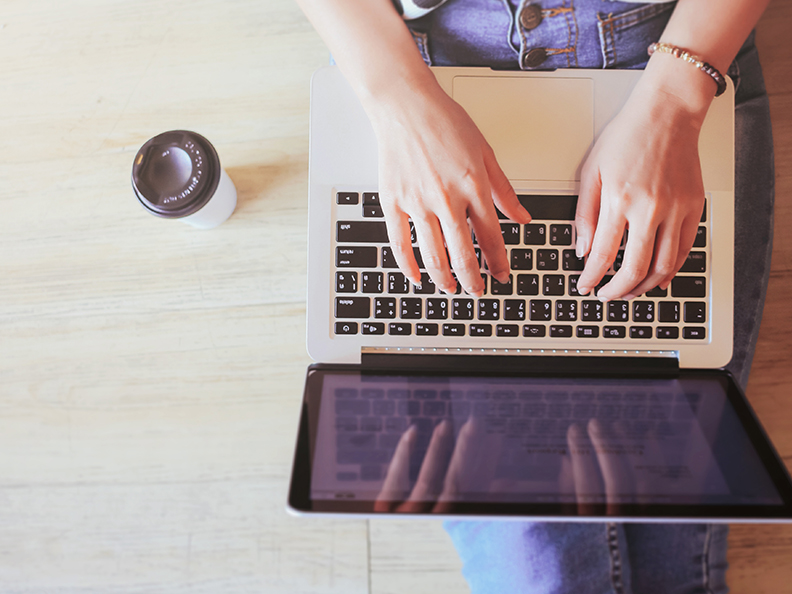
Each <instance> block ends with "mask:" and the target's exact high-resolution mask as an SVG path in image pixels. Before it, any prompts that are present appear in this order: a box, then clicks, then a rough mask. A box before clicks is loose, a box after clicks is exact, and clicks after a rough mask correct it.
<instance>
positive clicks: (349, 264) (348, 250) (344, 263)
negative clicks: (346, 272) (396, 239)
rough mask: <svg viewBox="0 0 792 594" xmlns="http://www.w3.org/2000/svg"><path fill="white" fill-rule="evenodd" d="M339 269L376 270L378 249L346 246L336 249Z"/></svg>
mask: <svg viewBox="0 0 792 594" xmlns="http://www.w3.org/2000/svg"><path fill="white" fill-rule="evenodd" d="M336 266H337V267H338V268H376V267H377V248H375V247H374V246H365V247H363V246H344V247H337V248H336Z"/></svg>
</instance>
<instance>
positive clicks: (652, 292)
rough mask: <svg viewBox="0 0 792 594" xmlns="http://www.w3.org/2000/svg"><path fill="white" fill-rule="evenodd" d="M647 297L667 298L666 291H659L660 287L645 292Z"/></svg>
mask: <svg viewBox="0 0 792 594" xmlns="http://www.w3.org/2000/svg"><path fill="white" fill-rule="evenodd" d="M646 296H647V297H668V289H661V288H660V287H655V288H654V289H649V290H648V291H647V292H646Z"/></svg>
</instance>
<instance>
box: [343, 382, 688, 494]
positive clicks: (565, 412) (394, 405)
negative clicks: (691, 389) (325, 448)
mask: <svg viewBox="0 0 792 594" xmlns="http://www.w3.org/2000/svg"><path fill="white" fill-rule="evenodd" d="M334 396H335V398H334V402H335V404H334V408H335V410H334V412H335V429H336V462H337V463H338V464H339V465H352V467H345V468H344V469H343V470H339V472H338V473H337V478H338V479H339V480H358V479H360V480H372V481H374V480H381V479H382V478H384V473H385V471H386V469H387V464H388V463H389V462H390V460H391V457H392V456H393V452H394V450H395V449H396V446H397V444H398V443H399V439H400V438H401V436H402V435H403V434H404V432H405V431H407V429H408V428H409V427H410V426H414V427H415V428H416V431H417V437H416V441H415V444H414V447H413V451H412V452H411V455H410V478H411V480H415V478H416V477H417V474H418V471H419V469H420V465H421V462H422V460H423V457H424V455H425V453H426V450H427V448H428V446H429V441H430V439H431V436H432V432H433V431H434V428H435V426H436V425H437V424H438V423H440V422H441V421H442V420H444V419H448V420H450V421H451V422H452V423H453V427H454V429H455V432H458V430H459V429H460V427H461V426H462V425H463V424H464V423H465V422H466V421H468V420H469V419H470V418H471V417H475V418H476V419H478V420H479V422H480V423H481V427H482V431H484V432H485V433H487V434H490V435H491V434H497V435H500V436H501V437H502V439H501V440H500V442H499V443H500V445H501V454H500V458H499V465H500V466H502V467H505V468H511V469H514V468H520V467H522V468H523V469H525V468H530V467H531V464H530V458H528V457H526V454H525V452H526V451H527V450H528V449H531V450H533V451H536V448H541V447H542V446H547V445H553V446H554V447H555V446H558V445H559V444H560V445H561V447H564V445H565V444H566V435H567V430H568V429H569V426H570V425H571V424H572V423H575V422H577V423H578V424H579V425H581V426H585V424H586V423H587V422H588V421H589V420H590V419H598V420H599V421H601V422H602V423H603V426H604V427H606V428H607V427H610V426H611V423H613V422H614V421H620V424H619V427H620V431H622V432H626V433H623V435H622V436H623V437H625V438H641V437H644V436H646V435H647V434H650V433H651V434H652V435H654V436H655V437H657V438H662V439H671V438H674V437H683V436H684V435H686V434H687V432H688V431H689V428H690V422H691V421H692V420H693V416H694V414H695V412H696V410H697V407H698V400H699V396H698V395H697V394H684V393H673V392H645V391H632V392H631V391H617V390H607V389H604V390H579V391H574V390H572V391H569V390H551V391H542V390H531V389H527V390H526V389H495V390H491V389H469V390H449V389H437V388H411V389H407V388H336V389H335V391H334ZM513 474H514V471H513V470H511V471H510V475H513ZM518 474H521V473H518Z"/></svg>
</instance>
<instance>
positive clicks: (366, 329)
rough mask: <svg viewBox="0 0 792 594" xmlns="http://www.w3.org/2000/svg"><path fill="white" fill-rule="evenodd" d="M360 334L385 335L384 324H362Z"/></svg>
mask: <svg viewBox="0 0 792 594" xmlns="http://www.w3.org/2000/svg"><path fill="white" fill-rule="evenodd" d="M360 328H361V334H385V324H383V323H381V322H363V323H362V324H361V325H360Z"/></svg>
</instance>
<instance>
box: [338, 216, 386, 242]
mask: <svg viewBox="0 0 792 594" xmlns="http://www.w3.org/2000/svg"><path fill="white" fill-rule="evenodd" d="M336 241H337V242H339V243H388V228H387V227H386V226H385V221H338V222H337V223H336Z"/></svg>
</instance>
